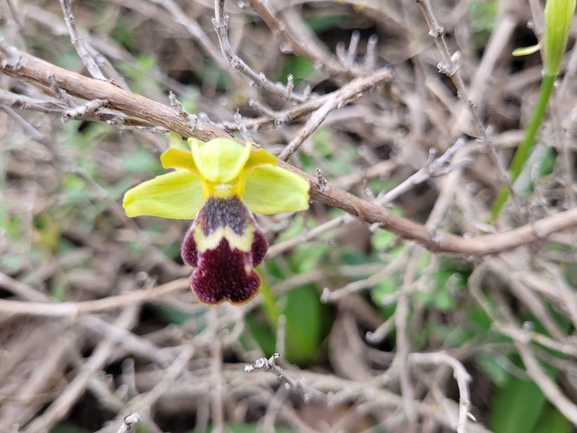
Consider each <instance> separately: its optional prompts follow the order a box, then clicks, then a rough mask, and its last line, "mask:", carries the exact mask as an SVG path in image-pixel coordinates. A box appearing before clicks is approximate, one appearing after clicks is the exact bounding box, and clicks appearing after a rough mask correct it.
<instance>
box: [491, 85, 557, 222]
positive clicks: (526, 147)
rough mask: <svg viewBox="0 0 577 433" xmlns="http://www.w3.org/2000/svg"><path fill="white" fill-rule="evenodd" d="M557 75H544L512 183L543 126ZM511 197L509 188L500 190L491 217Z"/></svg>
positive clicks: (512, 172) (515, 159) (513, 164)
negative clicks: (540, 127)
mask: <svg viewBox="0 0 577 433" xmlns="http://www.w3.org/2000/svg"><path fill="white" fill-rule="evenodd" d="M556 78H557V75H549V74H547V75H545V76H544V77H543V81H542V82H541V91H540V93H539V99H538V101H537V105H536V106H535V111H533V116H532V117H531V120H530V121H529V124H528V125H527V129H526V130H525V137H524V138H523V141H522V142H521V144H519V147H518V148H517V151H516V152H515V156H514V157H513V161H512V162H511V167H509V173H510V176H511V183H513V182H515V181H516V180H517V178H518V177H519V175H520V174H521V171H522V170H523V167H524V166H525V163H526V162H527V159H529V153H530V151H531V148H532V147H533V144H534V142H535V135H537V131H538V130H539V126H541V122H542V120H543V116H544V115H545V111H546V110H547V104H548V102H549V98H550V97H551V93H552V92H553V87H554V85H555V79H556ZM508 198H509V190H508V189H507V188H506V187H503V188H501V191H499V195H498V196H497V200H495V203H494V204H493V208H492V209H491V217H492V219H493V220H495V219H497V217H498V216H499V213H500V212H501V209H502V208H503V205H504V204H505V203H506V202H507V199H508Z"/></svg>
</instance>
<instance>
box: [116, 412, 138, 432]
mask: <svg viewBox="0 0 577 433" xmlns="http://www.w3.org/2000/svg"><path fill="white" fill-rule="evenodd" d="M141 420H142V417H141V416H140V414H139V413H138V412H134V413H131V414H130V415H127V416H125V417H124V420H123V422H122V425H121V426H120V428H119V429H118V433H127V432H129V431H131V430H132V427H136V424H138V423H139V422H140V421H141Z"/></svg>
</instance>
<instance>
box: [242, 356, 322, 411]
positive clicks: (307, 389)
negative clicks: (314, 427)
mask: <svg viewBox="0 0 577 433" xmlns="http://www.w3.org/2000/svg"><path fill="white" fill-rule="evenodd" d="M279 357H280V355H279V354H278V353H275V354H274V355H272V356H271V357H270V358H269V359H266V358H259V359H257V360H256V361H255V363H254V365H246V366H245V367H244V371H245V372H246V373H250V372H252V371H254V370H257V369H258V370H262V371H266V372H269V373H272V374H274V375H275V376H276V377H277V379H278V380H280V381H281V382H284V383H285V385H286V386H287V387H289V388H291V389H300V390H302V391H303V392H304V395H303V398H304V399H305V401H309V400H310V399H311V398H314V399H320V400H326V399H327V398H328V397H329V396H328V395H326V394H323V393H322V392H320V391H319V390H318V389H316V388H314V387H313V386H311V385H310V384H309V383H308V382H307V381H305V380H304V379H298V380H297V379H293V378H292V377H291V376H290V375H289V374H288V373H287V372H286V371H284V370H283V369H282V368H281V367H280V366H278V365H277V364H276V362H275V361H276V360H277V359H278V358H279Z"/></svg>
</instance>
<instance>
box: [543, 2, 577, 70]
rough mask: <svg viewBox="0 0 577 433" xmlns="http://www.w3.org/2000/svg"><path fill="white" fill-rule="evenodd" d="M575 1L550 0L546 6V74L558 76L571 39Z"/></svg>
mask: <svg viewBox="0 0 577 433" xmlns="http://www.w3.org/2000/svg"><path fill="white" fill-rule="evenodd" d="M574 12H575V0H548V1H547V4H546V6H545V37H544V42H545V46H544V48H545V74H546V75H553V76H556V75H557V74H558V73H559V70H560V69H561V60H562V59H563V54H564V53H565V46H566V45H567V39H568V37H569V29H570V28H571V21H572V20H573V13H574Z"/></svg>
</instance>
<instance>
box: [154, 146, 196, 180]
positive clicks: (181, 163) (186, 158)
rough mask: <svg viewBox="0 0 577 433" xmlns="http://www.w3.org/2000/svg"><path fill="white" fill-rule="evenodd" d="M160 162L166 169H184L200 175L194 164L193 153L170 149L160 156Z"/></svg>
mask: <svg viewBox="0 0 577 433" xmlns="http://www.w3.org/2000/svg"><path fill="white" fill-rule="evenodd" d="M160 161H161V162H162V166H163V167H164V168H183V169H185V170H188V171H192V172H193V173H194V174H196V175H198V169H197V168H196V165H195V164H194V160H193V159H192V153H190V152H185V151H183V150H178V149H168V150H167V151H166V152H164V153H163V154H162V155H160Z"/></svg>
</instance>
